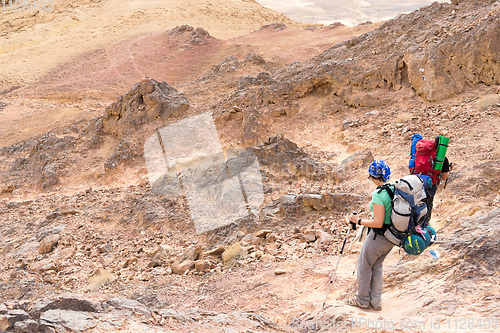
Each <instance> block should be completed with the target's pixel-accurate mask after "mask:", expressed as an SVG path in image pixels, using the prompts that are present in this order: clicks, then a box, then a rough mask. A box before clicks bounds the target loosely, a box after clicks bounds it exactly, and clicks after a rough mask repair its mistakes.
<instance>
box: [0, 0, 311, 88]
mask: <svg viewBox="0 0 500 333" xmlns="http://www.w3.org/2000/svg"><path fill="white" fill-rule="evenodd" d="M277 21H280V22H283V23H285V24H287V25H288V26H290V27H294V28H300V27H303V26H302V25H301V24H299V23H296V22H294V21H292V20H290V19H288V18H287V17H285V16H284V15H281V14H279V13H277V12H274V11H272V10H270V9H266V8H263V7H262V6H260V5H259V4H257V3H255V2H253V1H243V0H224V1H216V2H213V1H201V0H194V1H193V0H188V1H186V0H171V1H168V3H165V1H159V0H145V1H133V0H128V1H119V0H102V1H85V0H84V1H79V2H78V3H74V2H72V1H67V0H66V1H65V0H61V1H57V4H56V6H55V9H54V11H53V12H48V11H42V12H39V13H37V12H36V11H32V10H29V11H26V12H23V11H22V12H13V11H10V10H9V9H8V7H7V10H6V11H4V13H2V17H1V18H0V26H2V30H3V31H2V38H1V39H0V68H1V71H0V80H1V81H3V82H4V84H3V85H4V86H5V85H8V84H10V83H22V82H33V81H35V80H36V79H38V78H40V77H41V76H43V75H45V74H46V73H48V72H49V71H50V70H51V69H52V68H54V67H55V66H57V65H60V64H62V63H64V62H67V61H69V60H71V59H74V58H75V57H77V56H78V55H80V54H82V53H84V52H88V51H92V50H95V49H98V48H102V47H103V46H105V45H109V44H110V43H112V42H116V41H119V40H123V39H126V38H130V37H132V36H137V35H140V34H143V33H148V32H156V31H164V30H168V29H172V28H174V27H176V26H179V25H183V24H188V25H191V26H193V27H203V28H204V29H206V30H207V31H208V32H209V33H210V34H211V35H213V36H214V37H217V38H222V39H228V38H233V37H237V36H241V35H244V34H247V33H249V32H252V31H254V30H257V29H258V28H260V27H261V26H263V25H266V24H270V23H273V22H277ZM4 89H5V88H4ZM1 90H2V89H0V91H1Z"/></svg>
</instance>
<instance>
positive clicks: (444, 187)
mask: <svg viewBox="0 0 500 333" xmlns="http://www.w3.org/2000/svg"><path fill="white" fill-rule="evenodd" d="M451 170H453V163H452V162H450V171H451ZM448 179H450V176H448V178H446V181H445V182H444V186H443V190H445V189H446V185H447V184H448Z"/></svg>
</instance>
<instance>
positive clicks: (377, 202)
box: [345, 160, 394, 310]
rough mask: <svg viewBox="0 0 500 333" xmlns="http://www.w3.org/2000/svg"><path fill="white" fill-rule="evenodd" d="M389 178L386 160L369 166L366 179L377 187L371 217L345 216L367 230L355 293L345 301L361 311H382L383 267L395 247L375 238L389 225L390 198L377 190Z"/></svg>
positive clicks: (388, 242) (373, 194)
mask: <svg viewBox="0 0 500 333" xmlns="http://www.w3.org/2000/svg"><path fill="white" fill-rule="evenodd" d="M390 175H391V170H390V168H389V166H388V165H387V163H386V162H385V161H382V160H378V161H373V162H372V163H371V164H370V166H369V167H368V179H370V180H371V181H372V182H373V184H374V185H375V186H377V189H376V190H375V191H374V192H373V193H372V200H371V201H370V206H369V207H370V210H371V211H372V218H371V219H361V218H360V217H359V216H358V215H357V214H355V213H353V214H351V215H349V216H348V220H349V223H351V224H357V225H360V226H365V227H368V228H370V229H369V231H368V236H367V237H366V240H365V241H364V243H363V247H362V248H361V252H360V254H359V258H358V274H357V280H358V291H357V293H356V296H355V297H354V298H352V299H348V300H346V301H345V303H346V304H348V305H352V306H357V307H359V308H362V309H368V308H369V307H370V305H371V306H372V307H373V309H375V310H381V309H382V282H383V276H382V266H383V262H384V259H385V257H386V256H387V255H388V254H389V252H391V249H392V248H393V246H394V244H393V243H391V242H390V241H389V240H388V239H387V238H386V237H384V236H383V235H382V236H381V237H377V235H381V234H382V230H384V229H386V228H387V227H388V226H389V225H390V224H391V211H392V199H391V197H390V196H389V193H388V192H387V191H380V189H381V188H382V186H384V185H386V182H388V181H389V178H390ZM387 186H389V187H391V186H392V185H387ZM392 187H393V186H392ZM393 189H394V188H393ZM384 226H386V227H385V228H384Z"/></svg>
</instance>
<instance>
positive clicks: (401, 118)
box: [396, 112, 414, 123]
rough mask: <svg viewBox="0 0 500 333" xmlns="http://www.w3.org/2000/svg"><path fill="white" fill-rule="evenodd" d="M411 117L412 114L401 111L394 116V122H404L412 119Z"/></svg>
mask: <svg viewBox="0 0 500 333" xmlns="http://www.w3.org/2000/svg"><path fill="white" fill-rule="evenodd" d="M413 117H414V115H413V114H411V113H407V112H403V113H400V114H398V116H397V117H396V122H398V123H406V122H407V121H410V120H412V119H413Z"/></svg>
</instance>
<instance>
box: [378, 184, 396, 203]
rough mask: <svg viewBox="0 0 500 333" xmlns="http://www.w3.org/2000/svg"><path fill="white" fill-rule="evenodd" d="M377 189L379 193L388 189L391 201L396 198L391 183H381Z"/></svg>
mask: <svg viewBox="0 0 500 333" xmlns="http://www.w3.org/2000/svg"><path fill="white" fill-rule="evenodd" d="M377 190H378V191H377V193H380V192H382V191H387V194H389V198H391V201H392V200H394V191H393V190H392V189H391V187H390V185H389V184H384V185H380V186H379V187H377Z"/></svg>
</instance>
